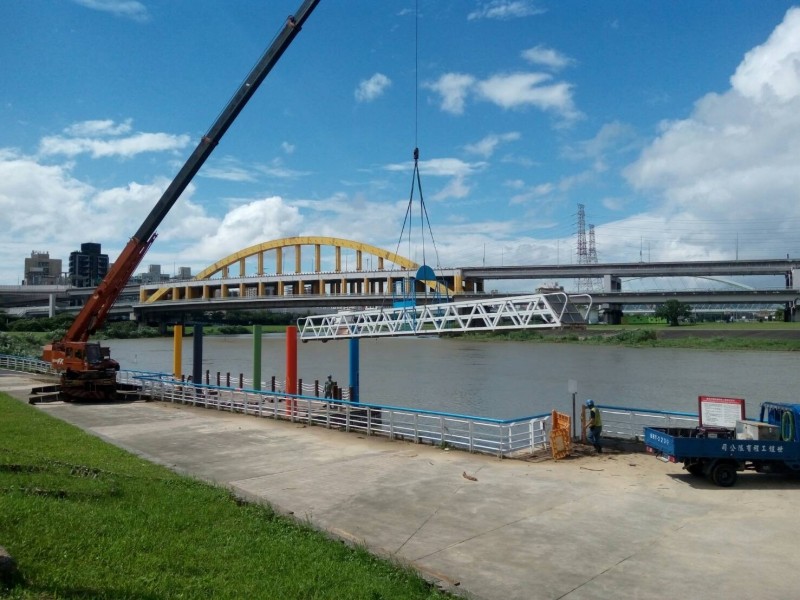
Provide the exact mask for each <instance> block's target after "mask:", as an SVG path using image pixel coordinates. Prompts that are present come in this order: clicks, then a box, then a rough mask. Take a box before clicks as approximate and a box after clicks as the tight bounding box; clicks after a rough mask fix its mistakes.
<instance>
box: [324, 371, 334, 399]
mask: <svg viewBox="0 0 800 600" xmlns="http://www.w3.org/2000/svg"><path fill="white" fill-rule="evenodd" d="M324 390H325V397H326V398H333V375H328V379H327V381H325V388H324Z"/></svg>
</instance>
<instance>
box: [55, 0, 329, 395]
mask: <svg viewBox="0 0 800 600" xmlns="http://www.w3.org/2000/svg"><path fill="white" fill-rule="evenodd" d="M319 2H320V0H304V1H303V3H302V4H301V6H300V8H299V9H298V10H297V12H296V13H295V14H294V15H290V16H289V18H288V19H287V20H286V23H285V24H284V26H283V28H282V29H281V30H280V32H279V33H278V35H277V36H276V37H275V38H274V39H273V40H272V43H271V44H270V45H269V47H268V48H267V50H266V51H265V52H264V54H263V55H262V56H261V59H260V60H259V61H258V63H257V64H256V65H255V66H254V67H253V69H252V70H251V71H250V73H249V74H248V76H247V77H246V78H245V80H244V81H243V82H242V84H241V85H240V87H239V89H238V90H237V91H236V93H235V94H234V95H233V97H232V98H231V99H230V101H229V102H228V104H227V106H226V107H225V108H224V109H223V110H222V112H221V113H220V114H219V116H218V117H217V119H216V121H215V122H214V124H213V125H212V126H211V128H210V129H209V130H208V131H207V132H206V134H205V135H204V136H203V137H202V138H201V140H200V142H199V143H198V145H197V147H196V148H195V150H194V152H192V154H191V156H189V158H188V159H187V160H186V163H185V164H184V165H183V167H182V168H181V170H180V171H179V172H178V174H177V175H176V176H175V178H174V179H173V180H172V182H171V183H170V184H169V186H168V187H167V189H166V190H165V191H164V193H163V194H162V196H161V198H160V199H159V201H158V202H157V203H156V205H155V206H154V207H153V208H152V210H151V211H150V214H149V215H148V216H147V218H146V219H145V220H144V222H142V224H141V226H140V227H139V229H138V230H137V231H136V233H135V234H134V235H133V237H132V238H130V240H129V241H128V243H127V244H126V246H125V248H124V249H123V250H122V252H121V253H120V256H119V258H118V259H117V260H116V261H115V262H114V265H113V267H112V268H111V269H110V270H109V271H108V274H107V275H106V276H105V278H104V279H103V281H102V282H101V283H100V285H98V287H97V289H96V290H95V291H94V293H93V294H92V296H91V298H89V300H88V301H87V302H86V304H85V305H84V307H83V309H82V310H81V311H80V313H78V315H77V316H76V317H75V320H74V321H73V322H72V325H71V326H70V328H69V329H68V330H67V333H66V334H65V335H64V337H63V338H62V339H61V340H60V341H58V342H54V343H53V344H51V345H48V346H45V348H44V352H43V357H42V358H43V360H46V361H49V362H51V364H52V365H53V367H54V368H55V369H56V370H59V371H64V372H66V373H67V374H68V375H71V379H73V380H74V379H78V380H80V379H81V378H86V379H90V380H95V381H96V380H97V379H101V378H104V377H105V378H107V376H108V371H109V367H114V368H115V369H118V368H119V365H117V364H116V363H115V362H114V361H111V360H110V357H108V356H107V353H106V355H105V356H103V357H101V356H99V353H100V349H99V346H98V348H97V350H96V351H91V350H92V349H91V348H88V347H87V341H88V339H89V336H90V335H91V334H93V333H94V332H95V331H96V330H97V329H98V328H99V327H100V326H101V325H102V324H103V323H104V322H105V320H106V317H107V316H108V313H109V311H110V310H111V307H112V306H113V304H114V302H115V301H116V300H117V298H119V295H120V294H121V293H122V290H123V289H124V287H125V284H126V283H127V282H128V280H129V279H130V277H131V276H132V275H133V273H134V271H135V270H136V268H137V267H138V266H139V263H140V262H141V260H142V258H143V257H144V255H145V254H146V253H147V250H148V249H149V248H150V246H151V245H152V243H153V242H154V241H155V238H156V229H157V228H158V226H159V225H160V224H161V222H162V221H163V220H164V218H165V217H166V216H167V213H169V211H170V209H172V207H173V205H174V204H175V202H176V201H177V200H178V198H180V196H181V194H182V193H183V191H184V190H185V189H186V186H188V185H189V183H190V182H191V181H192V179H193V178H194V176H195V175H196V174H197V172H198V171H199V170H200V168H201V167H202V166H203V164H204V163H205V161H206V159H208V157H209V156H210V155H211V153H212V152H213V151H214V148H215V147H216V146H217V144H218V143H219V141H220V139H221V138H222V136H223V135H225V132H226V131H227V130H228V128H229V127H230V126H231V124H232V123H233V121H234V120H235V119H236V117H237V116H238V115H239V113H240V112H241V111H242V109H243V108H244V107H245V105H246V104H247V102H248V101H249V100H250V98H251V97H252V96H253V94H254V93H255V92H256V90H257V89H258V87H259V85H261V83H262V82H263V81H264V79H265V78H266V76H267V75H268V74H269V73H270V71H271V70H272V68H273V67H274V66H275V64H276V63H277V62H278V60H279V59H280V58H281V56H282V55H283V53H284V52H285V51H286V49H287V48H288V47H289V45H290V44H291V43H292V40H294V38H295V37H296V36H297V34H298V33H299V32H300V29H301V28H302V26H303V24H304V23H305V21H306V19H308V17H309V16H310V15H311V12H312V11H313V10H314V9H315V8H316V6H317V5H318V4H319ZM88 355H92V357H89V356H88ZM99 372H102V373H103V375H102V377H101V376H100V375H98V373H99ZM62 382H63V378H62ZM73 387H75V386H73ZM106 387H108V386H106Z"/></svg>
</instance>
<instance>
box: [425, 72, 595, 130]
mask: <svg viewBox="0 0 800 600" xmlns="http://www.w3.org/2000/svg"><path fill="white" fill-rule="evenodd" d="M551 80H552V75H549V74H547V73H531V72H527V73H511V74H501V75H493V76H491V77H489V78H487V79H484V80H477V79H476V78H475V77H473V76H471V75H465V74H463V73H446V74H445V75H442V76H441V77H439V79H438V80H436V81H435V82H429V83H427V84H425V86H424V87H426V88H427V89H430V90H432V91H434V92H436V93H438V94H439V95H440V96H441V105H440V106H441V109H442V110H443V111H445V112H449V113H451V114H454V115H461V114H463V113H464V109H465V106H466V101H467V99H468V97H469V96H470V95H473V96H475V97H476V98H478V99H480V100H486V101H489V102H491V103H493V104H496V105H497V106H499V107H501V108H504V109H517V108H522V107H525V106H533V107H535V108H538V109H539V110H543V111H548V112H553V113H555V114H557V115H558V116H560V117H561V118H562V119H564V120H565V121H573V120H575V119H578V118H581V117H582V114H581V113H580V111H578V110H577V109H576V108H575V103H574V101H573V97H572V87H573V86H572V84H569V83H566V82H563V81H562V82H553V83H549V82H550V81H551Z"/></svg>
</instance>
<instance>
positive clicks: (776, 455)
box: [644, 402, 800, 487]
mask: <svg viewBox="0 0 800 600" xmlns="http://www.w3.org/2000/svg"><path fill="white" fill-rule="evenodd" d="M798 428H800V404H785V403H778V402H764V403H763V404H762V405H761V413H760V416H759V419H758V421H755V420H753V421H748V420H741V421H738V422H737V423H736V427H735V428H726V427H694V428H691V427H690V428H676V427H669V428H661V427H645V429H644V443H645V446H646V447H647V452H648V453H650V454H654V455H656V456H657V457H658V458H661V459H662V460H665V461H668V462H673V463H682V464H683V468H684V469H686V470H687V471H688V472H689V473H691V474H692V475H696V476H698V477H703V476H705V477H707V478H708V479H709V480H710V481H711V482H712V483H714V484H716V485H719V486H722V487H730V486H732V485H733V484H735V483H736V479H737V475H738V472H739V471H745V470H753V471H756V472H758V473H792V472H800V431H799V430H798Z"/></svg>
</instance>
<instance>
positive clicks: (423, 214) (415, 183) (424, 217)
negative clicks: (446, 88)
mask: <svg viewBox="0 0 800 600" xmlns="http://www.w3.org/2000/svg"><path fill="white" fill-rule="evenodd" d="M414 11H415V14H414V168H413V171H412V173H411V193H410V194H409V198H408V205H407V207H406V214H405V217H404V218H403V226H402V228H401V229H400V237H399V239H398V240H397V248H396V250H395V254H399V252H400V244H401V243H402V241H403V234H404V233H405V230H406V223H408V253H407V256H408V258H409V259H411V255H412V252H411V211H412V207H413V204H414V188H415V187H416V189H417V191H418V192H419V205H420V239H421V244H422V265H424V266H427V260H426V256H425V224H426V223H427V225H428V233H429V234H430V237H431V243H432V245H433V250H434V254H435V255H436V268H437V269H439V267H440V263H439V251H438V249H437V248H436V240H435V239H434V237H433V228H432V227H431V221H430V217H429V216H428V210H427V208H426V207H425V199H424V197H423V195H422V180H421V179H420V175H419V144H418V134H419V0H416V1H415V6H414ZM426 283H427V282H426ZM433 284H434V286H435V287H436V289H438V283H437V282H434V283H433ZM428 288H429V286H428V285H425V286H424V289H425V295H426V297H427V295H428Z"/></svg>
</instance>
